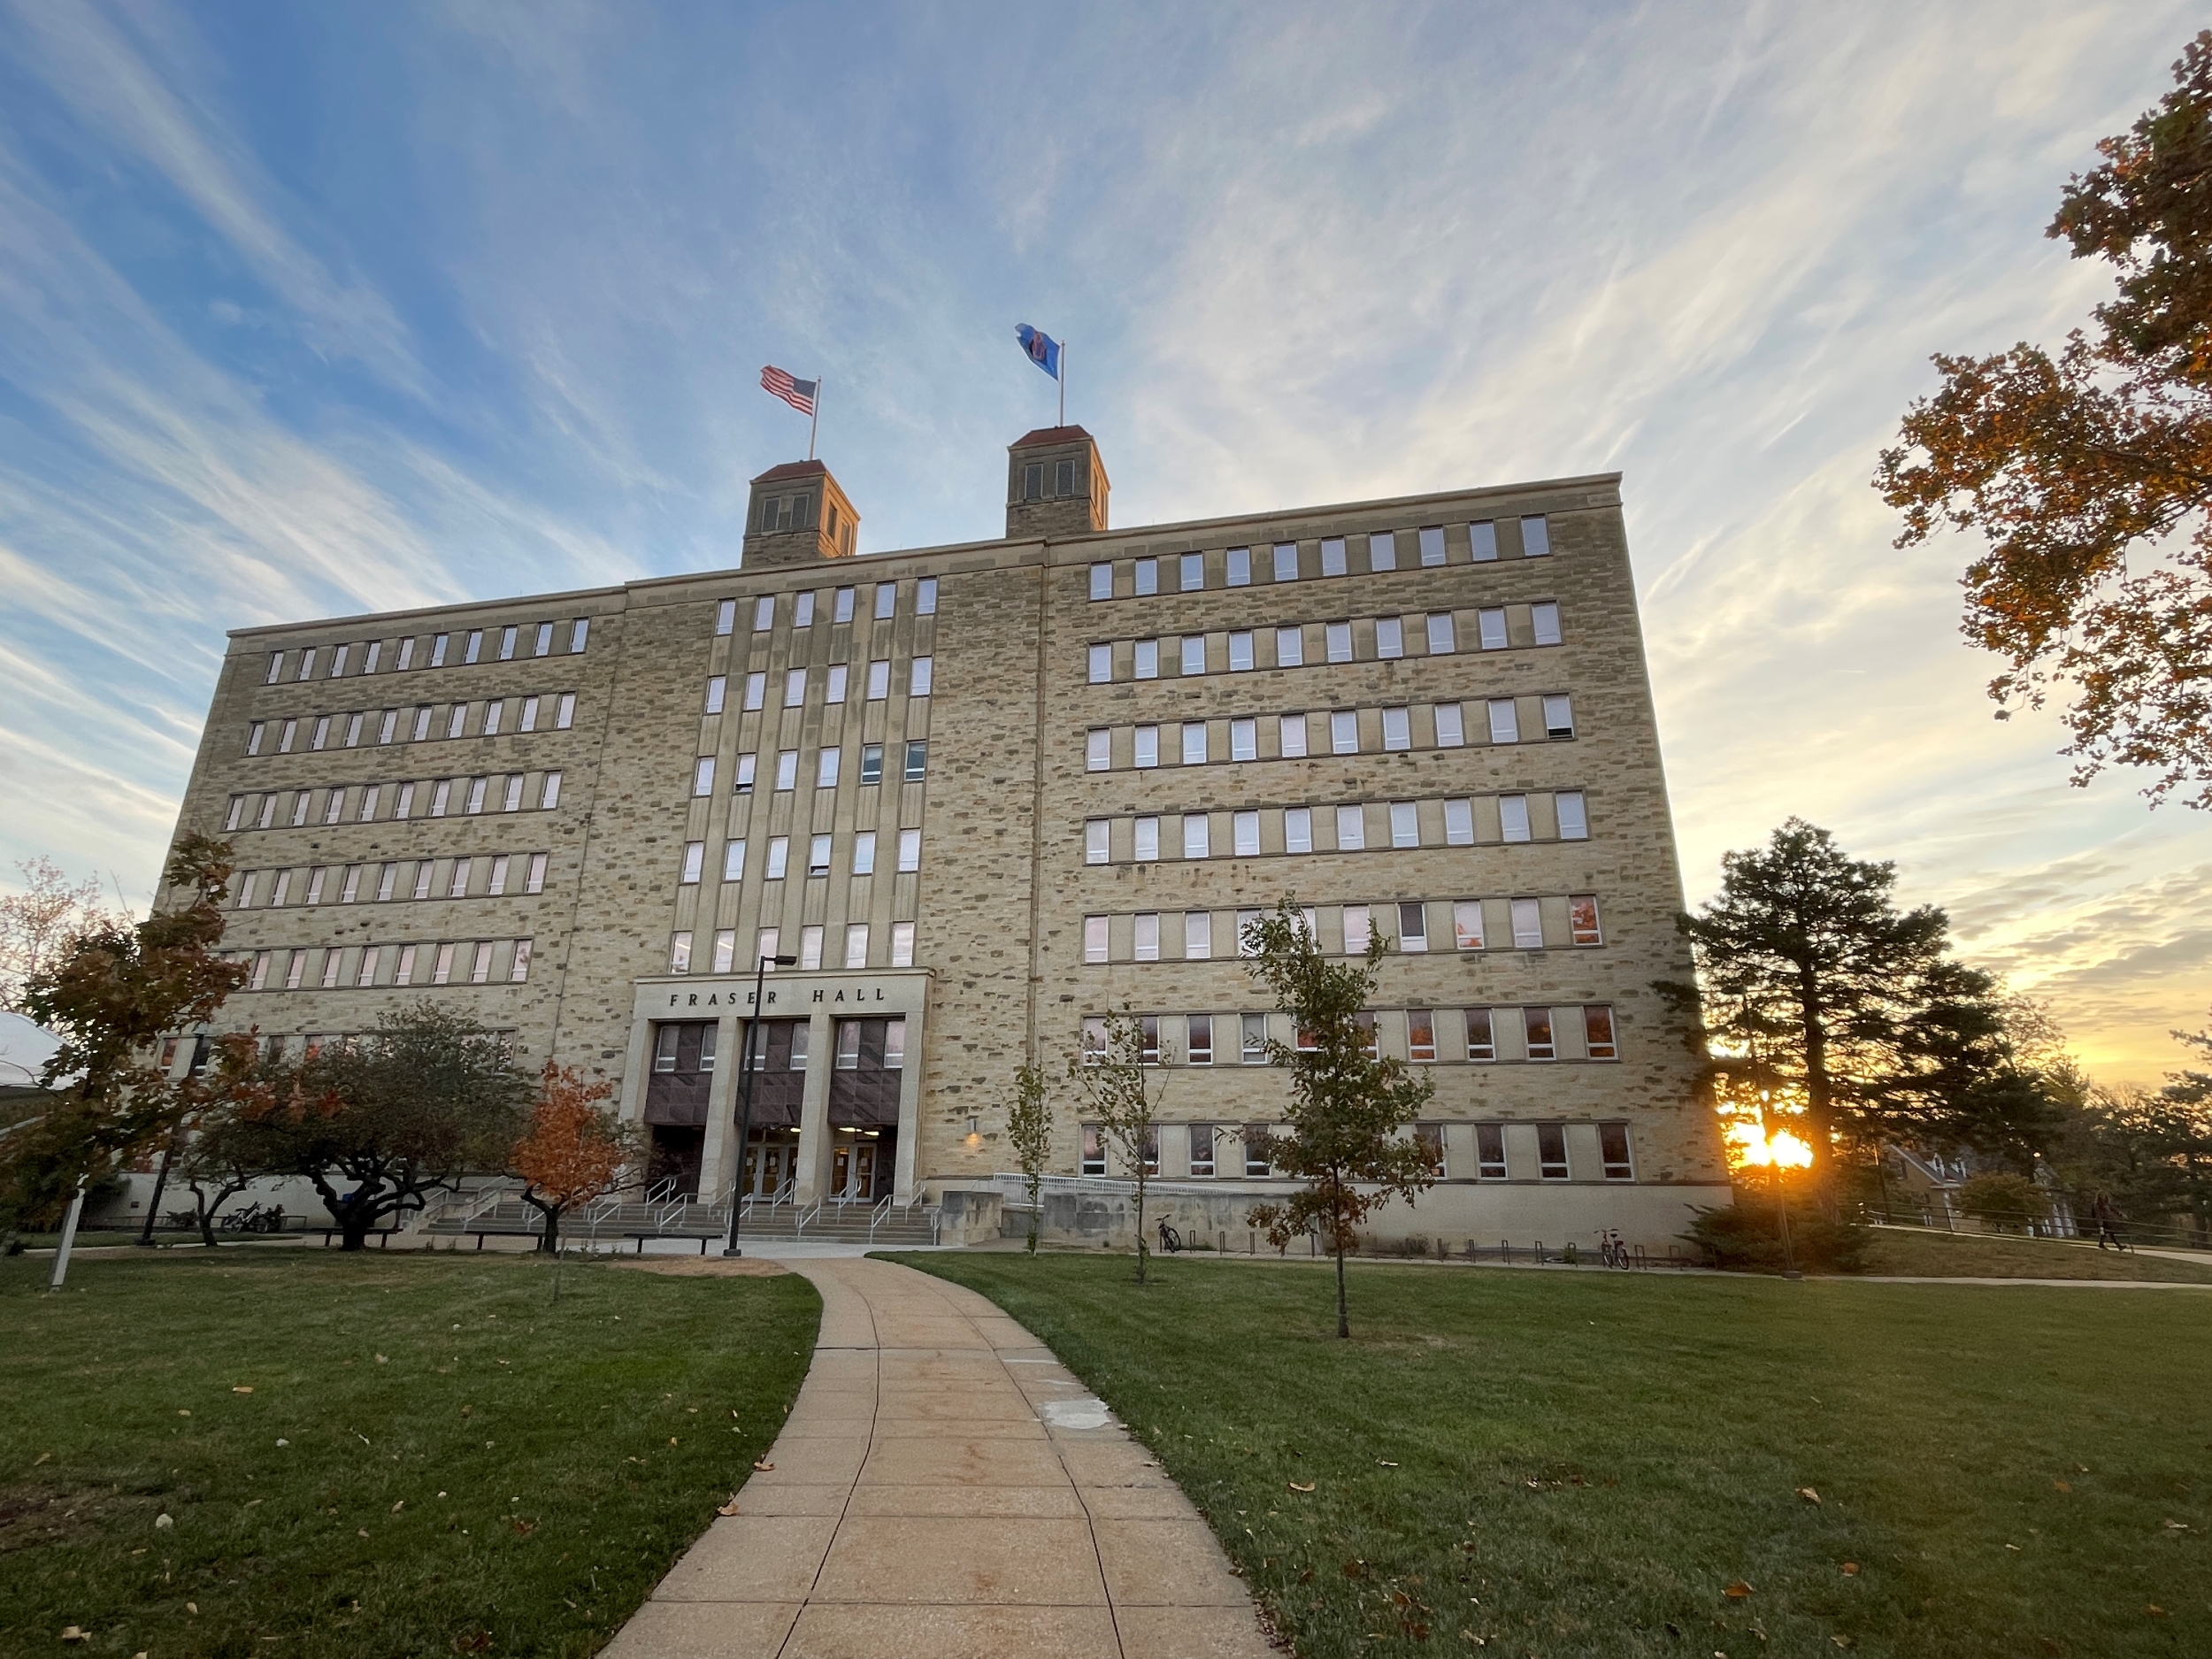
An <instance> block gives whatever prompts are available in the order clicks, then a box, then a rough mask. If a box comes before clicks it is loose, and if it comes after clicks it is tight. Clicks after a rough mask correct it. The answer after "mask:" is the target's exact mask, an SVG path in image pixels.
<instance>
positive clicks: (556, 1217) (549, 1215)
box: [538, 1204, 561, 1256]
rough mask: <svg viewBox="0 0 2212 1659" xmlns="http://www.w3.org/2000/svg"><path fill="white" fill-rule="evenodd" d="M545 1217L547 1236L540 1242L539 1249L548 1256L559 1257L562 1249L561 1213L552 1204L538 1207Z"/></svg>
mask: <svg viewBox="0 0 2212 1659" xmlns="http://www.w3.org/2000/svg"><path fill="white" fill-rule="evenodd" d="M538 1209H539V1210H540V1212H541V1214H542V1215H543V1216H544V1217H545V1236H544V1237H543V1238H541V1239H540V1240H538V1248H539V1249H541V1250H542V1251H544V1252H545V1253H546V1254H547V1255H548V1256H554V1255H557V1254H558V1253H559V1251H560V1248H561V1212H560V1211H559V1210H557V1209H556V1208H555V1207H554V1206H552V1205H550V1204H541V1205H539V1206H538Z"/></svg>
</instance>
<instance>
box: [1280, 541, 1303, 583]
mask: <svg viewBox="0 0 2212 1659" xmlns="http://www.w3.org/2000/svg"><path fill="white" fill-rule="evenodd" d="M1275 580H1277V581H1279V582H1294V581H1296V580H1298V544H1297V543H1296V542H1295V541H1278V542H1277V543H1276V544H1275Z"/></svg>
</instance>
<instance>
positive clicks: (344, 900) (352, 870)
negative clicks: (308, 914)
mask: <svg viewBox="0 0 2212 1659" xmlns="http://www.w3.org/2000/svg"><path fill="white" fill-rule="evenodd" d="M505 873H506V861H505V860H504V859H503V858H495V859H494V860H493V861H492V880H493V882H494V883H495V885H494V887H492V891H493V892H494V893H496V892H498V891H499V888H498V887H497V885H496V883H497V882H498V881H499V880H500V879H502V878H503V876H504V875H505ZM360 891H361V866H360V865H359V864H348V865H347V866H346V885H345V886H344V887H342V888H341V889H340V890H339V894H338V902H339V903H341V904H350V903H352V902H354V900H355V898H356V897H357V896H358V895H359V894H360Z"/></svg>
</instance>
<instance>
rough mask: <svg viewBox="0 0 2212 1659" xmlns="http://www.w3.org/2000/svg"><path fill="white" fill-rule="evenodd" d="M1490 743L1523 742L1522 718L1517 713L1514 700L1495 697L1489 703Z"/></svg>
mask: <svg viewBox="0 0 2212 1659" xmlns="http://www.w3.org/2000/svg"><path fill="white" fill-rule="evenodd" d="M1488 706H1489V710H1490V741H1492V742H1494V743H1517V742H1519V741H1521V721H1520V717H1519V716H1518V715H1517V713H1516V712H1515V710H1514V707H1513V699H1512V698H1510V697H1493V698H1492V699H1491V700H1490V703H1489V705H1488Z"/></svg>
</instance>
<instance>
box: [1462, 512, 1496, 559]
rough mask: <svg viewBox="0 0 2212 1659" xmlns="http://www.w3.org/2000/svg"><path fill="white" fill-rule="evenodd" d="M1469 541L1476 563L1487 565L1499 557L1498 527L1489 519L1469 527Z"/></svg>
mask: <svg viewBox="0 0 2212 1659" xmlns="http://www.w3.org/2000/svg"><path fill="white" fill-rule="evenodd" d="M1467 540H1468V541H1469V542H1470V544H1471V547H1472V550H1473V552H1474V557H1475V563H1476V564H1478V565H1481V564H1486V563H1487V562H1488V561H1489V560H1491V559H1494V558H1495V557H1498V526H1497V525H1496V524H1495V523H1494V522H1493V521H1492V520H1490V519H1488V518H1485V519H1482V520H1481V521H1480V522H1479V523H1476V524H1471V525H1469V526H1467Z"/></svg>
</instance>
